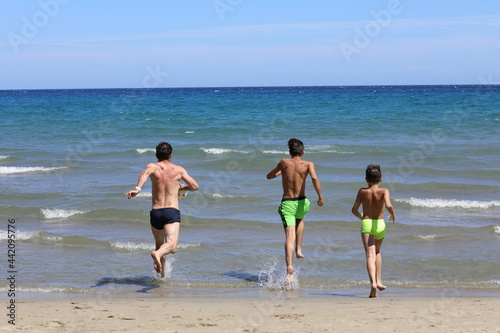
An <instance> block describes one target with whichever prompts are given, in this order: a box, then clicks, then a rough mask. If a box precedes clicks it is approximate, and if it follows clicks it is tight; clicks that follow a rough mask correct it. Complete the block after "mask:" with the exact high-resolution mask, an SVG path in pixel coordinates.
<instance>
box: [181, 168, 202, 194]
mask: <svg viewBox="0 0 500 333" xmlns="http://www.w3.org/2000/svg"><path fill="white" fill-rule="evenodd" d="M181 179H182V180H183V181H184V182H185V183H186V184H187V186H183V185H181V187H180V189H181V190H188V191H197V190H198V189H199V188H200V186H199V185H198V183H197V182H196V180H194V178H193V177H191V176H190V175H188V173H187V171H186V170H184V169H182V172H181Z"/></svg>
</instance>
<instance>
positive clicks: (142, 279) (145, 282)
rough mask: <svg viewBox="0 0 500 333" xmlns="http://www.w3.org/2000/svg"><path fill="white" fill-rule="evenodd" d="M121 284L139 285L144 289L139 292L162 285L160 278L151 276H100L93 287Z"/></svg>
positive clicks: (145, 291)
mask: <svg viewBox="0 0 500 333" xmlns="http://www.w3.org/2000/svg"><path fill="white" fill-rule="evenodd" d="M111 284H120V285H129V286H130V285H137V286H140V287H142V289H139V290H137V292H138V293H147V292H148V291H150V290H153V289H156V288H158V287H159V286H160V284H159V282H158V280H156V279H153V278H152V277H151V276H137V277H130V278H128V277H125V278H117V277H103V278H100V279H99V280H98V281H97V283H96V284H95V285H93V286H92V287H94V288H99V287H103V286H105V285H111Z"/></svg>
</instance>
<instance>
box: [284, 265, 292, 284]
mask: <svg viewBox="0 0 500 333" xmlns="http://www.w3.org/2000/svg"><path fill="white" fill-rule="evenodd" d="M285 282H286V283H288V284H290V283H292V282H293V267H292V266H288V267H287V269H286V278H285Z"/></svg>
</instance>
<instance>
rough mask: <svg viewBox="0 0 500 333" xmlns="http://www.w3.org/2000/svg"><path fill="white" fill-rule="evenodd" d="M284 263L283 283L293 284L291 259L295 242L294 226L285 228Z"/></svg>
mask: <svg viewBox="0 0 500 333" xmlns="http://www.w3.org/2000/svg"><path fill="white" fill-rule="evenodd" d="M285 235H286V240H285V262H286V279H285V281H286V282H288V283H291V282H293V265H292V257H293V252H294V251H295V242H296V234H295V226H294V225H291V226H288V227H285Z"/></svg>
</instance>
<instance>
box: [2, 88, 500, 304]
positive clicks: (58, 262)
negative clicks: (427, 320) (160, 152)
mask: <svg viewBox="0 0 500 333" xmlns="http://www.w3.org/2000/svg"><path fill="white" fill-rule="evenodd" d="M499 110H500V87H499V86H397V87H390V86H388V87H290V88H286V87H279V88H272V87H269V88H214V89H210V88H200V89H187V88H186V89H149V90H148V89H111V90H50V91H49V90H47V91H0V114H1V124H2V141H1V144H0V181H1V184H2V191H1V193H0V218H1V219H2V220H3V221H4V222H5V223H4V225H5V227H4V228H3V229H2V230H0V236H1V238H0V246H3V247H4V248H5V249H7V247H8V236H9V235H12V232H11V233H9V229H8V227H7V224H8V220H11V221H12V220H15V224H14V223H11V224H12V225H15V240H16V252H15V263H14V264H15V267H14V268H15V270H16V272H17V273H16V277H17V281H16V282H17V283H16V288H17V291H18V295H19V297H27V296H28V295H45V296H50V297H52V296H55V297H59V296H65V295H83V296H85V295H96V296H98V297H100V296H108V295H109V296H136V295H139V296H141V297H147V296H154V297H156V296H222V297H235V296H243V297H259V296H263V297H273V295H276V294H281V293H289V294H290V295H297V296H298V297H312V296H326V297H327V296H332V295H333V296H349V297H351V296H352V297H358V296H359V297H365V296H366V294H367V290H368V289H369V285H368V276H367V273H366V268H365V259H364V252H363V247H362V244H361V238H360V235H359V228H360V223H359V221H357V220H356V218H355V217H354V216H352V214H351V213H350V209H351V206H352V204H353V202H354V199H355V196H356V193H357V191H358V189H359V188H360V187H363V186H365V184H364V169H365V168H366V165H368V164H371V163H376V164H380V165H381V167H382V172H383V182H382V185H381V186H382V187H387V188H389V189H390V190H391V196H392V201H393V204H394V206H395V208H396V212H397V223H396V224H390V223H387V236H386V239H385V240H384V244H383V246H382V253H383V260H384V261H383V281H384V283H385V284H386V285H387V286H388V289H387V290H386V291H383V292H381V293H380V295H386V296H390V295H410V296H419V295H423V296H425V295H432V296H434V295H436V294H444V295H445V296H446V295H450V296H474V295H485V296H486V295H496V296H499V295H500V262H499V260H498V246H499V245H500V218H499V216H500V215H499V214H500V183H499V181H498V179H500V169H499V168H498V165H500V154H499V152H500V146H499V142H500V136H499V133H500V131H499V126H500V111H499ZM291 137H297V138H299V139H301V140H302V141H303V142H304V143H305V146H306V148H305V149H306V153H305V156H304V159H307V160H311V161H313V162H314V163H315V166H316V171H317V173H318V175H319V177H320V180H321V184H322V187H323V194H324V196H325V199H326V204H325V205H324V206H323V207H318V206H317V205H316V203H315V202H316V199H317V198H316V194H315V193H314V190H313V188H312V184H311V183H310V181H309V182H308V184H307V195H308V198H309V199H310V200H311V203H312V205H311V210H310V212H309V213H308V214H307V216H306V219H305V221H306V222H305V223H306V230H305V235H304V245H303V247H304V254H305V255H306V258H304V259H301V260H294V266H295V268H296V281H295V284H294V285H293V286H292V288H290V287H287V286H285V285H284V275H285V274H284V272H285V264H284V250H283V244H284V232H283V227H282V225H281V222H280V220H279V216H278V214H277V208H278V205H279V201H280V196H281V184H280V181H279V180H267V179H266V177H265V176H266V174H267V172H269V171H270V170H271V169H272V168H273V167H274V166H275V165H276V163H277V162H278V161H279V159H281V158H283V157H287V147H286V142H287V140H288V139H289V138H291ZM160 141H168V142H170V143H171V144H172V146H173V147H174V152H173V158H172V162H173V163H176V164H180V165H182V166H184V167H185V168H186V169H187V170H188V172H189V173H190V175H191V176H193V177H194V178H195V179H196V180H197V181H198V182H199V184H200V191H198V192H195V193H188V196H187V198H186V199H185V200H184V201H182V202H181V213H182V223H181V234H180V244H179V248H178V251H177V253H176V254H175V255H172V256H171V258H169V261H168V263H169V265H170V270H171V271H170V277H169V278H167V279H156V278H155V274H154V272H153V267H152V266H153V263H152V260H151V257H150V255H149V253H150V252H151V250H153V237H152V235H151V231H150V226H149V209H150V205H151V188H150V183H147V185H146V186H145V187H144V188H143V192H142V193H141V194H140V195H139V196H138V197H137V198H134V199H133V200H127V199H126V197H125V193H126V192H127V191H128V190H130V189H133V188H134V187H135V185H136V181H137V178H138V175H139V173H140V172H141V171H142V169H143V168H144V167H145V166H146V165H147V164H148V163H150V162H155V158H154V147H155V146H156V144H157V143H158V142H160ZM386 222H388V219H387V220H386ZM11 231H13V230H11ZM5 265H6V267H5V269H4V270H5V271H7V269H8V267H7V263H6V264H5ZM0 288H1V289H2V290H7V289H8V281H3V282H0ZM288 289H291V290H288ZM4 295H5V294H4Z"/></svg>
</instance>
